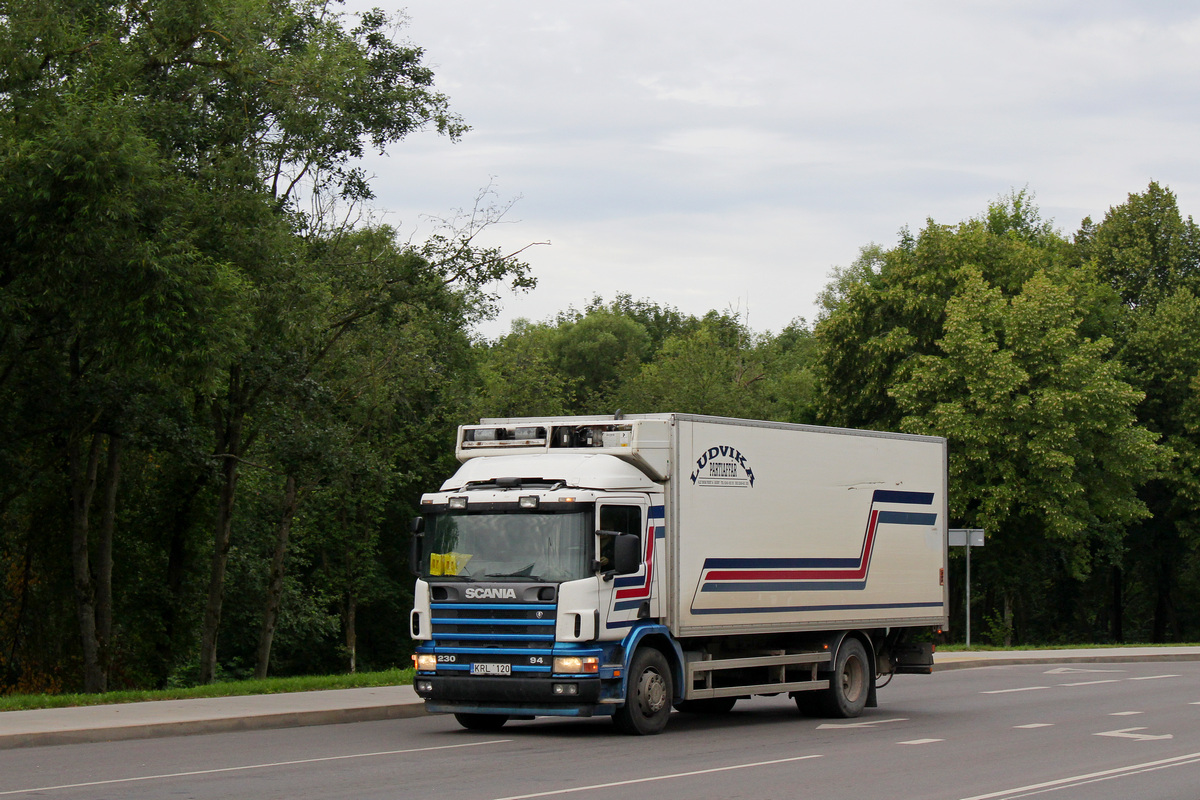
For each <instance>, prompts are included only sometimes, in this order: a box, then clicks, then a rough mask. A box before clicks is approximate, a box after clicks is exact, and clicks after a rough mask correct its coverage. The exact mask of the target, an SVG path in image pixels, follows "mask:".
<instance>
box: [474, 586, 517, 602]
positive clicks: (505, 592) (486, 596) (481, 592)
mask: <svg viewBox="0 0 1200 800" xmlns="http://www.w3.org/2000/svg"><path fill="white" fill-rule="evenodd" d="M463 596H464V597H466V598H467V599H468V600H516V599H517V590H516V589H494V588H493V589H480V588H478V587H475V586H468V587H467V588H466V590H465V591H464V592H463Z"/></svg>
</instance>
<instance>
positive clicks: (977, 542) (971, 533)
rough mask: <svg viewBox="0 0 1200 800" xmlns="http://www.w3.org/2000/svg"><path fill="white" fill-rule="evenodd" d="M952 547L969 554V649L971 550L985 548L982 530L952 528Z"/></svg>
mask: <svg viewBox="0 0 1200 800" xmlns="http://www.w3.org/2000/svg"><path fill="white" fill-rule="evenodd" d="M947 533H948V534H949V539H948V540H947V544H949V546H950V547H962V548H964V549H965V552H966V554H967V647H970V646H971V548H972V547H983V529H982V528H951V529H950V530H948V531H947Z"/></svg>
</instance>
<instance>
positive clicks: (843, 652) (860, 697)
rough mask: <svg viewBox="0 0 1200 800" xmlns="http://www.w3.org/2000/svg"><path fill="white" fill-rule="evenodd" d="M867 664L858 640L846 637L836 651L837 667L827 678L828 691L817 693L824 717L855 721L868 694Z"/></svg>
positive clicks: (865, 655)
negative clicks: (819, 694)
mask: <svg viewBox="0 0 1200 800" xmlns="http://www.w3.org/2000/svg"><path fill="white" fill-rule="evenodd" d="M872 680H874V674H873V673H872V671H871V660H870V659H869V658H868V657H867V649H866V648H865V647H863V644H862V642H860V641H859V640H858V639H854V638H850V637H847V638H846V639H845V640H843V641H842V646H841V647H840V648H839V649H838V654H837V664H835V665H834V670H833V674H832V675H830V676H829V689H828V690H826V691H824V692H821V695H823V697H822V706H823V708H822V710H823V711H824V712H825V715H826V716H829V717H841V718H843V719H846V718H850V717H857V716H858V715H859V714H861V713H862V711H863V709H864V708H866V706H867V696H868V695H870V693H871V681H872Z"/></svg>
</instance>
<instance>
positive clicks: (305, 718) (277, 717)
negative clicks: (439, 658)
mask: <svg viewBox="0 0 1200 800" xmlns="http://www.w3.org/2000/svg"><path fill="white" fill-rule="evenodd" d="M425 714H426V711H425V704H424V703H404V704H400V705H390V706H375V707H368V708H345V709H326V710H320V711H289V712H282V713H278V714H256V715H252V716H245V717H223V718H216V719H200V720H186V721H179V722H155V723H145V724H140V725H123V726H118V727H101V728H81V729H75V730H56V731H36V732H24V733H14V734H2V733H0V750H16V749H18V748H23V747H49V746H53V745H64V744H95V743H100V742H120V741H128V740H131V739H158V738H163V737H168V736H193V735H196V734H205V733H233V732H236V731H261V730H272V729H279V728H302V727H308V726H312V725H339V724H344V723H349V722H378V721H381V720H389V719H408V718H411V717H422V716H425Z"/></svg>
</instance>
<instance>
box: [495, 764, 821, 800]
mask: <svg viewBox="0 0 1200 800" xmlns="http://www.w3.org/2000/svg"><path fill="white" fill-rule="evenodd" d="M821 757H822V756H821V755H820V754H819V753H818V754H814V755H810V756H795V757H794V758H778V759H775V760H774V761H756V762H754V763H753V764H734V765H732V766H728V767H713V768H712V769H698V770H693V771H692V772H676V773H673V774H671V775H654V776H652V777H649V778H631V779H630V780H627V781H613V782H612V783H594V784H592V785H590V786H572V787H570V788H567V789H552V790H551V791H548V792H535V793H533V794H517V795H513V796H511V797H500V798H497V800H529V799H530V798H532V797H553V796H554V795H558V794H574V793H575V792H592V791H595V790H597V789H612V788H613V787H615V786H632V785H633V784H635V783H650V782H652V781H667V780H671V779H672V778H690V777H692V776H694V775H711V774H712V773H714V772H729V771H730V770H735V769H752V768H753V767H769V766H771V765H772V764H787V763H790V762H792V761H806V760H808V759H810V758H821Z"/></svg>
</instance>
